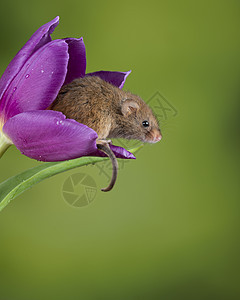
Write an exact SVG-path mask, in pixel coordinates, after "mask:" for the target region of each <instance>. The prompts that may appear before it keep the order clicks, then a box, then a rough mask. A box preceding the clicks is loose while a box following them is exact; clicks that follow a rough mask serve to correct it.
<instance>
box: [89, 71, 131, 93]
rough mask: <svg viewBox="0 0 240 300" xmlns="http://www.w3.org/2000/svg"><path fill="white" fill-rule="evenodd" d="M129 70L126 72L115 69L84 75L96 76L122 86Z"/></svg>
mask: <svg viewBox="0 0 240 300" xmlns="http://www.w3.org/2000/svg"><path fill="white" fill-rule="evenodd" d="M130 73H131V71H128V72H117V71H97V72H93V73H88V74H86V76H98V77H100V78H101V79H103V80H105V81H107V82H109V83H111V84H112V85H115V86H117V87H119V88H120V89H121V88H123V85H124V83H125V81H126V79H127V77H128V75H129V74H130Z"/></svg>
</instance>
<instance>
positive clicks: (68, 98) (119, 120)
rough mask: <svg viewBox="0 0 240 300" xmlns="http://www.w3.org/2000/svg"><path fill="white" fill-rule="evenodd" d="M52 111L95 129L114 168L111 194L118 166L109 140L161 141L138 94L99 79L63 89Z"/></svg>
mask: <svg viewBox="0 0 240 300" xmlns="http://www.w3.org/2000/svg"><path fill="white" fill-rule="evenodd" d="M49 109H52V110H57V111H60V112H62V113H63V114H64V115H66V117H67V118H69V119H74V120H76V121H78V122H79V123H82V124H85V125H87V126H88V127H90V128H92V129H93V130H95V131H96V132H97V134H98V139H97V147H98V149H99V150H101V151H103V152H104V153H105V154H107V155H108V156H109V157H110V159H111V161H112V165H113V175H112V179H111V182H110V184H109V186H108V187H107V188H105V189H102V191H110V190H111V189H112V188H113V186H114V184H115V181H116V178H117V170H118V163H117V159H116V157H115V155H114V154H113V152H112V150H111V149H110V147H109V142H110V141H107V139H111V138H124V139H135V140H140V141H143V142H148V143H156V142H158V141H160V140H161V138H162V136H161V132H160V129H159V125H158V121H157V119H156V117H155V116H154V114H153V112H152V110H151V108H150V107H149V106H148V105H147V104H146V103H145V102H144V101H143V100H142V99H141V98H140V97H139V96H137V95H133V94H131V93H130V92H126V91H123V90H121V89H119V88H118V87H116V86H113V85H112V84H110V83H108V82H106V81H104V80H102V79H101V78H100V77H97V76H85V77H83V78H78V79H75V80H74V81H72V82H71V83H70V84H68V85H65V86H63V87H62V89H61V90H60V92H59V94H58V96H57V98H56V99H55V101H54V102H53V104H52V105H51V107H50V108H49Z"/></svg>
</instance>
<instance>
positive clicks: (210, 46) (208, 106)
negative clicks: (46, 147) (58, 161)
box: [0, 0, 240, 300]
mask: <svg viewBox="0 0 240 300" xmlns="http://www.w3.org/2000/svg"><path fill="white" fill-rule="evenodd" d="M239 13H240V3H239V1H235V0H230V1H213V0H208V1H162V0H160V1H159V0H158V1H153V0H148V1H80V0H78V1H72V0H69V1H60V0H59V1H55V0H54V1H46V0H43V1H41V2H34V1H32V2H27V1H25V0H22V1H15V2H12V1H8V2H7V1H5V3H4V4H3V3H2V4H1V10H0V28H1V47H0V71H1V73H2V72H3V71H4V69H5V68H6V67H7V65H8V63H9V61H10V60H11V59H12V58H13V57H14V55H15V54H16V52H17V51H18V50H19V49H20V48H21V47H22V45H23V44H24V43H25V42H26V41H27V39H28V38H29V37H30V36H31V34H32V33H33V32H34V31H35V30H37V28H38V27H40V26H41V25H42V24H44V23H46V22H48V21H50V20H51V19H53V18H54V17H55V16H57V15H59V16H60V18H61V19H60V25H59V26H58V27H57V28H56V30H55V33H54V35H53V38H62V37H67V36H71V37H81V36H83V37H84V41H85V44H86V50H87V71H88V72H93V71H96V70H101V69H103V70H119V71H127V70H129V69H131V70H133V72H132V74H131V75H130V76H129V78H128V79H127V82H126V85H125V89H127V90H131V91H132V92H134V93H137V94H139V95H140V96H141V97H142V98H143V99H145V100H146V101H147V100H148V99H150V98H151V97H152V96H153V95H154V94H155V93H156V92H160V93H161V94H162V95H164V97H165V98H166V99H167V101H168V102H169V103H170V104H171V105H172V106H173V107H174V108H175V109H176V110H177V115H176V116H174V115H173V114H171V113H170V114H169V115H168V117H167V118H165V120H162V122H161V124H162V133H163V140H162V141H161V142H160V143H157V144H155V145H146V146H144V148H143V149H141V150H140V151H139V153H138V154H137V160H136V161H131V162H127V163H125V164H124V165H123V166H122V165H121V168H120V172H119V176H118V181H117V184H116V186H115V188H114V190H113V191H111V192H109V193H102V192H101V191H100V188H101V187H104V186H105V185H106V184H107V182H108V178H107V177H106V176H105V175H104V174H102V173H101V172H100V170H99V168H98V167H96V166H95V167H93V166H89V167H84V168H80V169H76V170H72V171H68V172H66V173H63V174H60V175H57V176H55V177H53V178H50V179H48V180H46V181H44V182H42V183H40V184H38V185H36V186H34V187H33V188H32V189H31V190H28V191H27V192H25V193H24V194H22V195H21V196H20V197H18V198H17V199H15V200H13V201H12V202H11V203H10V205H8V206H7V207H6V208H5V209H4V210H3V211H2V212H1V214H0V299H1V300H8V299H11V300H15V299H16V300H21V299H24V300H28V299H58V300H60V299H84V300H85V299H86V300H88V299H114V300H115V299H116V300H118V299H164V300H165V299H174V300H175V299H176V300H177V299H230V300H231V299H239V298H240V286H239V279H240V276H239V267H240V266H239V250H240V249H239V248H240V247H239V246H240V243H239V228H240V226H239V225H240V220H239V209H240V203H239V199H240V197H239V145H240V143H239V127H240V122H239V112H240V111H239V108H240V105H239V94H240V93H239V92H240V88H239V75H240V58H239V50H240V42H239V26H240V18H239ZM38 164H39V163H38V162H36V161H33V160H31V159H29V158H27V157H24V156H23V155H21V154H20V152H19V151H18V150H17V149H16V148H15V147H14V146H12V147H10V148H9V150H8V151H7V152H6V153H5V154H4V156H3V157H2V158H1V161H0V170H1V172H0V179H1V181H3V180H4V179H6V178H8V177H10V176H12V175H15V174H17V173H19V172H21V171H23V170H26V169H27V168H29V167H33V166H36V165H38ZM104 164H105V165H104ZM101 167H104V168H105V169H104V170H105V171H106V172H107V173H108V174H109V173H111V170H110V169H109V168H108V167H107V165H106V163H102V164H101ZM75 173H84V174H87V175H89V176H91V177H92V178H93V179H94V181H95V182H96V185H97V193H96V197H95V199H94V201H93V202H92V203H91V204H90V205H88V206H85V207H80V208H79V207H73V206H70V205H69V204H68V203H66V201H64V199H63V197H62V186H63V184H64V182H65V180H66V179H67V178H68V177H69V176H70V175H71V174H75ZM78 193H83V190H81V189H80V190H78Z"/></svg>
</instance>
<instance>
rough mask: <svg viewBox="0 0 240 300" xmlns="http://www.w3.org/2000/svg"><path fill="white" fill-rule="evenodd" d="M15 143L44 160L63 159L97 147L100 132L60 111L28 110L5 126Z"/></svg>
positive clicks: (29, 153)
mask: <svg viewBox="0 0 240 300" xmlns="http://www.w3.org/2000/svg"><path fill="white" fill-rule="evenodd" d="M3 132H4V134H6V135H7V136H8V137H9V138H10V139H11V140H12V142H13V143H14V144H15V146H16V147H17V148H18V149H19V150H20V151H21V152H22V153H23V154H24V155H26V156H28V157H30V158H34V159H37V160H41V161H62V160H68V159H72V158H77V157H81V156H87V155H88V154H89V153H91V152H93V151H96V139H97V137H98V136H97V133H96V132H95V131H94V130H92V129H91V128H89V127H87V126H85V125H83V124H80V123H78V122H77V121H75V120H72V119H66V117H65V116H64V115H63V114H62V113H61V112H58V111H52V110H45V111H43V110H39V111H29V112H24V113H21V114H19V115H16V116H14V117H12V118H11V119H9V120H8V121H7V122H6V123H5V125H4V126H3Z"/></svg>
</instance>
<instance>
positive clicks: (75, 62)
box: [64, 38, 86, 84]
mask: <svg viewBox="0 0 240 300" xmlns="http://www.w3.org/2000/svg"><path fill="white" fill-rule="evenodd" d="M65 41H66V42H67V44H68V47H69V48H68V53H69V62H68V72H67V76H66V79H65V82H64V84H68V83H70V82H71V81H73V80H74V79H76V78H79V77H83V76H85V72H86V50H85V45H84V42H83V38H80V39H74V38H68V39H65Z"/></svg>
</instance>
